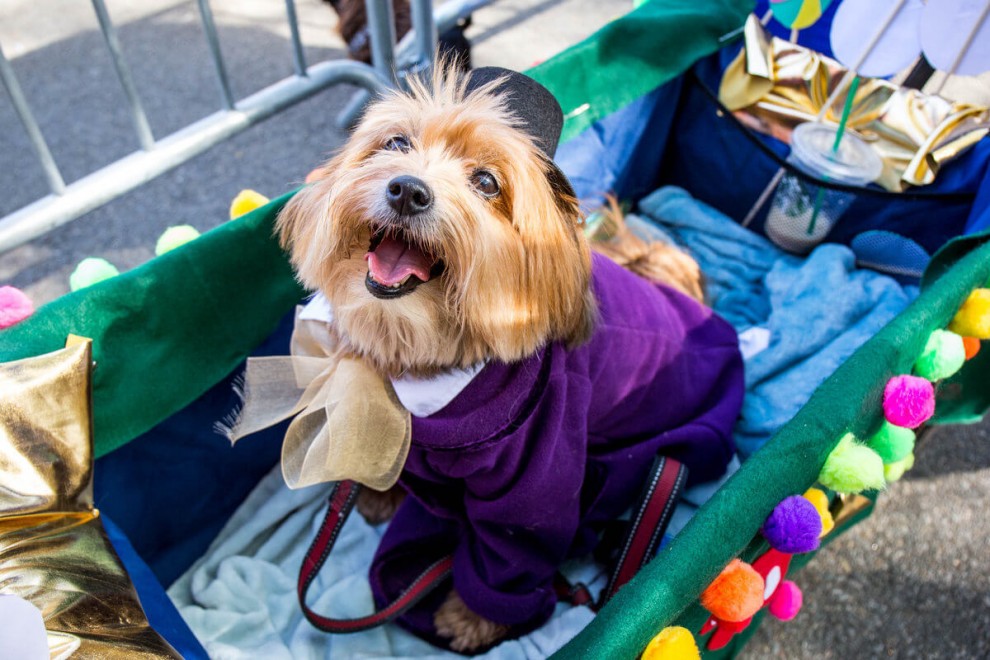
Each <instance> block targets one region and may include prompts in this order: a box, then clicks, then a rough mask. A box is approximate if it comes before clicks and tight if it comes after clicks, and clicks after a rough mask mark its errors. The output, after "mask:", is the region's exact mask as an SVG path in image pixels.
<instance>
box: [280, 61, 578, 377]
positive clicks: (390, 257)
mask: <svg viewBox="0 0 990 660" xmlns="http://www.w3.org/2000/svg"><path fill="white" fill-rule="evenodd" d="M497 82H498V81H495V83H494V84H488V85H485V86H482V87H480V88H479V89H476V90H474V91H473V92H471V93H466V91H465V83H464V82H463V80H458V79H456V78H455V74H453V73H450V72H449V71H444V70H440V71H439V73H437V74H436V75H435V76H434V78H433V81H432V84H431V85H427V84H425V83H421V82H414V83H413V85H412V91H411V92H410V93H408V94H400V93H392V94H390V95H388V96H387V97H385V98H384V99H383V100H381V101H378V102H376V103H375V104H373V105H372V106H371V107H370V108H369V110H368V111H367V113H366V115H365V117H364V119H363V120H362V122H361V124H360V125H359V126H358V128H357V129H356V131H355V133H354V135H353V136H352V138H351V139H350V140H349V141H348V143H347V144H346V145H345V146H344V148H343V150H342V151H341V152H340V153H339V154H338V155H337V156H336V157H335V158H333V159H332V160H331V161H329V162H328V163H327V164H326V165H324V166H323V168H322V169H321V172H320V176H319V177H318V179H317V180H316V181H315V182H314V183H313V184H312V185H310V186H308V187H307V188H305V189H304V190H302V191H300V192H299V193H298V194H297V195H296V196H295V197H294V198H293V199H292V200H291V201H290V202H289V204H288V205H287V206H286V208H285V209H284V210H283V211H282V213H281V215H280V217H279V221H278V230H279V232H280V236H281V239H282V242H283V245H284V246H285V247H286V248H287V249H289V250H290V252H291V258H292V262H293V264H294V266H295V267H296V270H297V272H298V275H299V278H300V280H301V281H302V282H303V284H304V285H305V286H307V287H308V288H311V289H319V290H320V291H322V292H323V293H324V294H325V295H326V296H327V298H328V299H329V301H330V303H331V305H332V306H333V309H334V315H335V325H336V330H337V332H338V333H339V334H340V336H341V338H342V339H343V340H344V341H345V342H346V344H347V345H349V347H350V348H351V349H352V350H354V351H355V352H356V353H358V354H360V355H362V356H363V357H365V358H366V359H368V360H370V361H371V362H372V363H373V364H374V365H375V366H376V367H378V368H379V369H380V370H381V371H382V372H385V373H391V374H396V373H401V372H406V371H409V372H412V373H419V374H425V373H430V372H433V371H436V370H440V369H444V368H449V367H458V366H467V365H470V364H473V363H476V362H478V361H480V360H483V359H498V360H502V361H513V360H518V359H521V358H523V357H525V356H527V355H529V354H531V353H533V352H534V351H536V350H537V349H539V348H540V347H541V346H543V345H544V344H546V343H547V342H550V341H554V340H564V341H567V342H569V343H572V344H573V343H578V342H580V341H583V340H584V339H585V338H587V337H588V336H589V335H590V333H591V330H592V326H593V322H594V313H595V307H594V301H593V298H592V296H591V294H590V291H589V281H590V256H589V249H588V246H587V243H586V242H585V239H584V237H583V235H582V233H581V231H580V223H581V219H580V214H579V211H578V207H577V201H576V200H575V199H574V198H573V197H572V196H570V194H569V190H570V189H569V187H568V186H567V185H566V183H562V182H561V181H560V175H559V173H558V171H557V170H556V168H555V167H553V165H552V164H550V163H549V162H548V161H547V159H546V157H545V156H544V155H543V153H542V152H541V151H540V149H539V148H538V147H537V146H536V145H535V144H534V142H533V139H532V138H531V137H529V136H528V135H527V134H526V133H525V132H523V131H522V130H520V129H519V128H518V121H517V119H516V118H515V117H514V116H513V115H512V114H511V112H510V111H509V110H508V109H507V107H506V103H505V99H504V98H501V97H500V96H499V95H498V93H496V92H495V91H493V90H494V88H496V87H497Z"/></svg>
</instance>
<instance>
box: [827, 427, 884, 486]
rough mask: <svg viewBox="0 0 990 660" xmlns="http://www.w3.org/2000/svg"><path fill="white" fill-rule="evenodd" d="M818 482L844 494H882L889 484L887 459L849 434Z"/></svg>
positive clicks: (844, 437)
mask: <svg viewBox="0 0 990 660" xmlns="http://www.w3.org/2000/svg"><path fill="white" fill-rule="evenodd" d="M818 480H819V481H820V482H821V483H822V485H824V486H825V487H826V488H830V489H832V490H834V491H837V492H840V493H858V492H860V491H864V490H880V489H881V488H883V486H884V483H885V482H884V478H883V459H881V458H880V455H879V454H877V453H876V452H875V451H873V450H872V449H870V448H869V447H867V446H866V445H861V444H859V443H858V442H856V438H854V437H853V435H852V434H851V433H847V434H846V435H844V436H843V437H842V439H841V440H839V444H838V445H836V447H835V449H833V450H832V453H831V454H829V456H828V458H827V459H826V460H825V465H824V467H822V471H821V474H819V475H818Z"/></svg>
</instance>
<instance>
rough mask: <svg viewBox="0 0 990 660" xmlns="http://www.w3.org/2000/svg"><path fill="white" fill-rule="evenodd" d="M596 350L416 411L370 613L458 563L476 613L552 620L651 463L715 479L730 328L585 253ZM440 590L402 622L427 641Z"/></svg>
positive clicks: (483, 381) (723, 452) (457, 583)
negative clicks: (577, 570) (571, 564)
mask: <svg viewBox="0 0 990 660" xmlns="http://www.w3.org/2000/svg"><path fill="white" fill-rule="evenodd" d="M593 259H594V260H593V283H592V286H593V290H594V293H595V296H596V298H597V300H598V305H599V322H598V325H597V328H596V330H595V333H594V336H593V337H592V339H591V341H589V342H588V343H586V344H585V345H583V346H580V347H579V348H576V349H573V350H568V349H567V348H566V347H565V346H564V345H562V344H560V343H554V344H551V345H549V346H547V347H546V348H544V349H543V350H541V351H539V352H538V353H537V354H536V355H533V356H532V357H530V358H527V359H525V360H523V361H521V362H517V363H513V364H504V363H490V364H488V365H487V366H486V367H485V368H484V369H482V371H481V372H480V373H479V374H478V375H477V376H476V377H475V378H474V380H472V381H471V382H470V384H468V386H467V387H466V388H465V389H464V390H463V391H462V392H461V393H460V394H458V395H457V397H456V398H455V399H454V400H453V401H452V402H451V403H449V404H448V405H447V406H446V407H444V408H443V409H442V410H440V411H439V412H437V413H435V414H433V415H431V416H429V417H413V422H412V425H413V427H412V448H411V450H410V452H409V458H408V461H407V463H406V467H405V470H404V472H403V474H402V478H401V480H400V483H401V484H402V485H403V486H404V487H405V489H406V490H407V491H408V492H409V494H410V495H411V497H407V498H406V500H405V502H404V503H403V504H402V506H401V507H400V508H399V510H398V512H397V514H396V516H395V518H394V519H393V520H392V522H391V523H390V525H389V527H388V529H387V530H386V532H385V536H384V538H383V539H382V543H381V545H380V547H379V549H378V552H377V553H376V555H375V558H374V561H373V564H372V568H371V575H370V577H371V583H372V589H373V591H374V593H375V597H376V600H377V601H378V602H379V605H382V604H384V602H385V601H386V600H391V599H394V598H395V597H396V596H398V594H399V593H400V592H401V591H403V590H404V589H406V588H407V587H409V585H410V584H411V582H412V580H413V579H414V578H415V576H416V575H418V574H419V573H420V572H421V571H422V570H423V569H424V568H425V567H426V566H428V565H429V564H432V563H433V562H434V561H436V560H437V559H439V558H440V557H441V556H443V555H445V554H450V553H453V555H454V587H455V588H456V590H457V592H458V594H459V595H460V596H461V598H462V599H463V600H464V602H465V603H466V604H467V605H468V607H470V608H471V609H472V610H474V611H475V612H477V613H479V614H481V615H483V616H485V617H487V618H488V619H490V620H492V621H496V622H499V623H504V624H507V625H510V626H513V627H514V628H515V629H516V631H518V632H520V633H521V632H524V631H525V630H527V629H531V628H533V627H536V626H538V625H540V624H542V623H543V622H544V621H545V620H546V619H547V618H548V617H549V616H550V614H551V613H552V612H553V608H554V605H555V604H556V596H555V594H554V589H553V584H552V583H553V578H554V575H555V573H556V571H557V569H558V567H559V566H560V564H561V562H563V561H564V560H565V559H567V558H569V557H575V556H580V555H585V554H587V553H588V552H590V551H591V550H592V549H593V548H594V546H595V545H596V543H597V541H598V532H599V531H600V529H601V524H602V523H604V522H606V521H609V520H613V519H615V518H616V517H618V516H619V515H620V514H621V513H623V512H624V511H625V510H626V509H628V508H629V507H630V506H632V505H633V504H634V500H635V499H636V497H637V496H638V494H639V493H640V491H641V489H642V487H643V484H644V482H645V480H646V476H647V474H648V472H649V469H650V465H651V463H652V460H653V457H654V456H655V455H656V454H657V453H660V452H662V453H663V454H664V455H667V456H671V457H674V458H676V459H678V460H680V461H682V462H683V463H684V464H686V465H687V467H688V469H689V470H690V476H691V481H693V482H700V481H708V480H711V479H715V478H717V477H718V476H720V475H721V474H722V473H723V472H724V470H725V467H726V465H727V464H728V461H729V459H730V458H731V456H732V454H733V452H734V447H733V444H732V435H731V431H732V427H733V424H734V423H735V421H736V417H737V415H738V414H739V409H740V406H741V405H742V398H743V366H742V358H741V357H740V354H739V348H738V342H737V338H736V335H735V332H734V331H733V329H732V328H731V327H730V326H729V324H728V323H726V322H725V321H723V320H722V319H721V318H719V317H718V316H716V315H715V314H714V313H713V312H712V311H711V310H709V309H707V308H705V307H703V306H702V305H700V304H698V303H697V302H695V301H694V300H691V299H690V298H688V297H686V296H684V295H682V294H680V293H678V292H676V291H673V290H672V289H669V288H666V287H662V286H656V285H653V284H651V283H649V282H647V281H645V280H643V279H641V278H639V277H637V276H635V275H633V274H631V273H629V272H628V271H626V270H624V269H623V268H621V267H619V266H617V265H615V264H614V263H613V262H612V261H610V260H609V259H607V258H605V257H602V256H599V255H595V256H594V258H593ZM442 598H443V594H435V595H434V596H432V597H431V598H428V599H426V600H425V601H424V602H423V603H421V604H420V605H419V606H418V607H417V608H415V609H414V610H412V611H410V612H409V613H407V614H406V615H405V616H404V617H403V619H402V621H401V623H403V624H404V625H405V627H407V628H409V629H410V630H412V631H413V632H415V633H417V634H419V635H420V636H423V637H425V638H427V639H432V640H433V641H439V640H437V639H436V637H435V632H434V629H433V623H432V612H433V611H435V609H436V607H437V606H438V604H439V602H441V601H442Z"/></svg>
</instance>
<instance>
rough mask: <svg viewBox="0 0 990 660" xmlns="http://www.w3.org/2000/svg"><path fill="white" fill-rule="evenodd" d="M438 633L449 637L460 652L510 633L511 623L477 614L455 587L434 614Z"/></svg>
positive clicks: (469, 650)
mask: <svg viewBox="0 0 990 660" xmlns="http://www.w3.org/2000/svg"><path fill="white" fill-rule="evenodd" d="M433 624H434V625H435V626H436V628H437V634H438V635H440V636H441V637H449V638H450V639H451V641H450V648H452V649H453V650H455V651H458V652H460V653H470V652H471V651H474V650H475V649H480V648H483V647H485V646H490V645H491V644H494V643H495V642H497V641H498V640H500V639H502V638H503V637H505V636H506V635H507V634H509V627H508V626H505V625H502V624H500V623H495V622H494V621H489V620H488V619H486V618H485V617H483V616H481V615H479V614H475V613H474V612H472V611H471V610H470V609H468V606H467V605H465V604H464V601H463V600H461V597H460V596H458V595H457V592H456V591H451V592H450V593H449V594H447V600H445V601H444V603H443V605H441V606H440V609H438V610H437V613H436V614H435V615H434V617H433Z"/></svg>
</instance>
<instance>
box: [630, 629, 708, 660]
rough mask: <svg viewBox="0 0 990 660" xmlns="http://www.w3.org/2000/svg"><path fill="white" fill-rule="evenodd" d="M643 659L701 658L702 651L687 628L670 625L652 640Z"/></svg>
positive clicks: (682, 659) (688, 659)
mask: <svg viewBox="0 0 990 660" xmlns="http://www.w3.org/2000/svg"><path fill="white" fill-rule="evenodd" d="M641 657H642V660H699V659H700V658H701V652H700V651H698V645H697V644H696V643H695V641H694V635H692V634H691V631H689V630H688V629H687V628H682V627H681V626H668V627H667V628H664V629H663V630H661V631H660V633H659V634H658V635H657V636H656V637H654V638H653V639H651V640H650V643H649V644H648V645H647V647H646V650H644V651H643V655H642V656H641Z"/></svg>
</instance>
